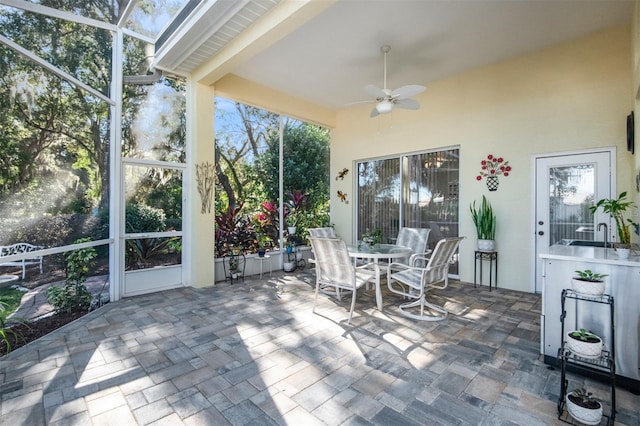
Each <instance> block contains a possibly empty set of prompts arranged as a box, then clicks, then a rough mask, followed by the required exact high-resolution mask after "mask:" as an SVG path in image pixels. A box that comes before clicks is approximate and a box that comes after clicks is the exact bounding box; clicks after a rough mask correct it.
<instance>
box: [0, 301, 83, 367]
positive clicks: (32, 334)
mask: <svg viewBox="0 0 640 426" xmlns="http://www.w3.org/2000/svg"><path fill="white" fill-rule="evenodd" d="M86 314H87V311H79V312H71V313H60V314H54V315H51V316H49V317H45V318H41V319H39V320H37V321H32V322H29V323H27V324H18V325H16V326H15V327H13V328H12V330H15V331H16V333H17V335H18V337H17V338H16V337H14V336H13V335H9V336H8V338H9V341H10V343H11V350H12V351H15V350H16V349H18V348H19V347H22V346H24V345H26V344H27V343H30V342H33V341H34V340H36V339H38V338H39V337H42V336H44V335H45V334H48V333H51V332H52V331H54V330H56V329H58V328H60V327H62V326H63V325H65V324H68V323H70V322H71V321H73V320H75V319H77V318H80V317H81V316H83V315H86ZM6 353H7V345H6V342H4V341H1V342H0V356H3V355H5V354H6Z"/></svg>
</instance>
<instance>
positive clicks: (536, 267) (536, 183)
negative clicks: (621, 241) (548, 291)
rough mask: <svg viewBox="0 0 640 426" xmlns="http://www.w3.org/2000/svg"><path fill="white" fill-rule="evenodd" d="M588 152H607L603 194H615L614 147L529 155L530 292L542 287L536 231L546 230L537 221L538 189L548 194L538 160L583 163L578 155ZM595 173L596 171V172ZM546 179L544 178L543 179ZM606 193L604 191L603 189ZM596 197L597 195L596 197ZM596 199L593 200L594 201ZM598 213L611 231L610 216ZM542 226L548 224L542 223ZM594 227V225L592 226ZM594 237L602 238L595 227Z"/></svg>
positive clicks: (536, 291) (539, 290)
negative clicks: (540, 173) (543, 186)
mask: <svg viewBox="0 0 640 426" xmlns="http://www.w3.org/2000/svg"><path fill="white" fill-rule="evenodd" d="M589 154H607V155H608V156H609V161H608V163H609V164H608V170H607V172H608V178H609V184H608V191H609V195H605V196H610V195H611V194H616V193H617V192H616V147H604V148H594V149H586V150H580V151H568V152H552V153H547V154H536V155H532V157H531V174H532V179H531V197H532V199H531V222H530V223H531V236H532V238H531V253H532V255H531V280H530V282H531V292H532V293H540V292H541V291H542V287H541V276H540V274H541V268H542V264H541V261H540V259H539V257H538V254H539V251H540V249H539V248H538V245H539V238H538V236H539V235H538V232H540V231H542V232H547V231H546V230H543V229H541V228H540V225H539V224H538V223H537V221H538V217H539V212H538V209H539V202H538V197H539V196H540V195H539V194H538V191H545V192H546V193H547V194H548V191H549V189H548V187H547V188H542V187H541V186H542V181H541V179H542V178H544V179H546V176H539V170H538V165H539V162H540V161H543V160H550V159H563V158H564V159H566V161H565V164H576V165H577V164H580V163H584V161H580V156H583V155H589ZM596 173H597V172H596ZM595 180H596V181H597V177H596V178H595ZM545 181H546V180H545ZM605 193H606V191H605ZM596 198H597V197H596ZM596 201H597V200H594V202H596ZM597 214H598V215H600V220H599V221H596V223H597V222H606V223H607V224H608V226H609V230H610V231H611V218H610V217H606V218H605V217H604V216H602V214H601V213H597ZM543 226H548V224H547V225H544V224H543ZM594 228H595V227H594ZM614 229H615V228H614ZM594 232H595V233H594V239H598V238H602V237H601V235H598V234H597V233H598V231H597V229H594ZM609 239H611V232H609Z"/></svg>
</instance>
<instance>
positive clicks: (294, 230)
mask: <svg viewBox="0 0 640 426" xmlns="http://www.w3.org/2000/svg"><path fill="white" fill-rule="evenodd" d="M287 231H289V235H296V227H295V226H290V227H289V228H287Z"/></svg>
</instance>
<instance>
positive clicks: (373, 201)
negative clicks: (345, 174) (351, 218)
mask: <svg viewBox="0 0 640 426" xmlns="http://www.w3.org/2000/svg"><path fill="white" fill-rule="evenodd" d="M377 229H380V230H381V231H382V241H383V242H388V241H390V239H391V240H392V239H395V238H396V237H397V236H398V230H399V229H400V159H399V158H390V159H385V160H373V161H363V162H361V163H359V164H358V228H357V239H358V240H360V239H361V238H362V234H364V233H365V232H367V231H375V230H377Z"/></svg>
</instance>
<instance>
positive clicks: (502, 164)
mask: <svg viewBox="0 0 640 426" xmlns="http://www.w3.org/2000/svg"><path fill="white" fill-rule="evenodd" d="M480 167H481V169H480V174H479V175H478V176H476V180H478V181H480V180H482V178H483V177H486V178H487V189H489V191H497V190H498V186H499V185H500V181H499V180H498V176H499V175H503V176H509V172H511V166H510V165H509V162H508V161H504V159H503V158H502V157H496V156H494V155H493V154H489V155H487V159H486V160H482V161H480Z"/></svg>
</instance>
